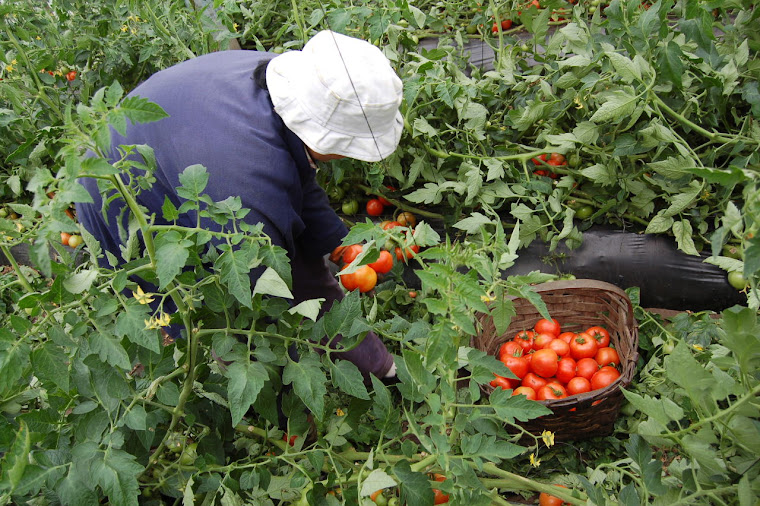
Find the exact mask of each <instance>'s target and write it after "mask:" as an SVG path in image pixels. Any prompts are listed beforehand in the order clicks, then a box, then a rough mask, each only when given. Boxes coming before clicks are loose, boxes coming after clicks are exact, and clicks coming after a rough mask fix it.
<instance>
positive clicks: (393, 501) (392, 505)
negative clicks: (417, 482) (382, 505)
mask: <svg viewBox="0 0 760 506" xmlns="http://www.w3.org/2000/svg"><path fill="white" fill-rule="evenodd" d="M388 506H398V497H396V496H393V497H391V498H390V499H388Z"/></svg>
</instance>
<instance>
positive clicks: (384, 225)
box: [380, 220, 403, 230]
mask: <svg viewBox="0 0 760 506" xmlns="http://www.w3.org/2000/svg"><path fill="white" fill-rule="evenodd" d="M380 226H381V227H382V228H383V230H390V229H392V228H396V227H401V226H403V225H401V223H399V222H397V221H390V220H385V221H384V222H382V223H380Z"/></svg>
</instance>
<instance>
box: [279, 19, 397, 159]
mask: <svg viewBox="0 0 760 506" xmlns="http://www.w3.org/2000/svg"><path fill="white" fill-rule="evenodd" d="M266 80H267V87H268V88H269V94H270V96H271V97H272V103H273V104H274V110H275V111H276V112H277V114H279V115H280V117H281V118H282V120H283V121H284V122H285V125H286V126H287V127H288V128H289V129H290V130H292V131H293V133H295V134H296V135H297V136H298V137H299V138H300V139H301V140H302V141H303V142H304V143H305V144H306V145H307V146H308V147H309V148H311V149H312V150H314V151H316V152H317V153H320V154H323V155H329V154H334V155H343V156H347V157H349V158H355V159H357V160H362V161H365V162H377V161H379V160H382V159H383V158H386V157H387V156H389V155H390V154H391V153H393V152H394V151H395V150H396V147H397V146H398V143H399V140H400V139H401V131H402V129H403V126H404V120H403V118H402V116H401V113H400V112H399V106H400V105H401V98H402V84H401V79H399V77H398V76H397V75H396V73H395V72H394V70H393V68H392V67H391V64H390V61H389V60H388V58H386V57H385V55H384V54H383V53H382V51H380V49H379V48H377V47H376V46H374V45H372V44H370V43H369V42H367V41H364V40H361V39H356V38H353V37H348V36H346V35H342V34H340V33H335V32H331V31H329V30H325V31H321V32H319V33H318V34H317V35H315V36H314V37H312V38H311V39H310V40H309V41H308V42H307V43H306V45H304V48H303V50H301V51H288V52H287V53H283V54H281V55H279V56H276V57H275V58H274V59H272V60H271V61H270V62H269V66H268V67H267V72H266Z"/></svg>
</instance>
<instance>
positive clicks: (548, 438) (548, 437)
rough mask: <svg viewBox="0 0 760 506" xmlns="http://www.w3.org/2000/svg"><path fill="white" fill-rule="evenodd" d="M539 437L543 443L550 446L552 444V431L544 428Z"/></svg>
mask: <svg viewBox="0 0 760 506" xmlns="http://www.w3.org/2000/svg"><path fill="white" fill-rule="evenodd" d="M541 439H543V440H544V444H545V445H546V446H548V447H549V448H551V447H552V446H554V432H552V431H550V430H545V431H543V432H542V433H541Z"/></svg>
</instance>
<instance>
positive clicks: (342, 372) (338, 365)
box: [330, 360, 377, 492]
mask: <svg viewBox="0 0 760 506" xmlns="http://www.w3.org/2000/svg"><path fill="white" fill-rule="evenodd" d="M330 373H331V375H332V380H333V384H334V385H335V386H336V387H338V388H340V389H341V390H343V391H344V392H345V393H347V394H348V395H351V396H353V397H358V398H359V399H366V400H369V392H367V387H365V386H364V379H363V378H362V374H361V372H359V369H358V368H357V367H356V366H355V365H354V364H353V363H351V362H349V361H348V360H336V361H335V363H334V364H332V366H331V368H330ZM375 490H377V489H375ZM373 492H374V490H373Z"/></svg>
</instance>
